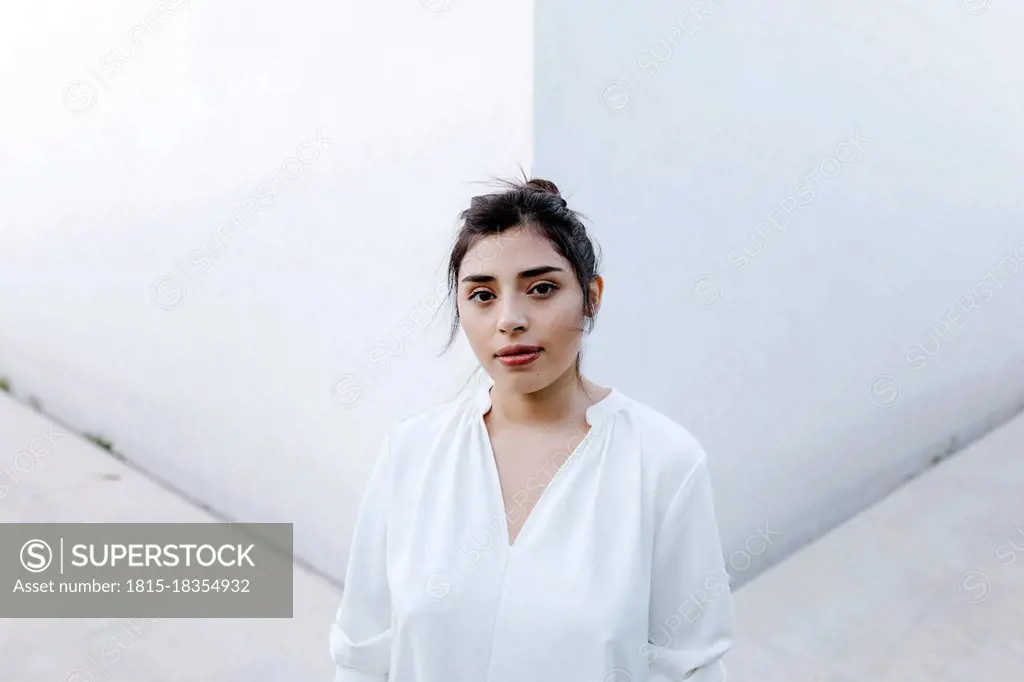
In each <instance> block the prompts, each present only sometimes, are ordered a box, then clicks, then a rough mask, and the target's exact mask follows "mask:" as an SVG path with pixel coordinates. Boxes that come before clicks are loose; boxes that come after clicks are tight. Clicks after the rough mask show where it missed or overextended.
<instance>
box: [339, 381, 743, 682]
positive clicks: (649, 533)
mask: <svg viewBox="0 0 1024 682" xmlns="http://www.w3.org/2000/svg"><path fill="white" fill-rule="evenodd" d="M492 386H493V380H489V381H488V382H487V384H486V385H485V386H484V387H483V388H482V389H479V390H478V391H475V392H471V393H470V394H469V397H468V398H463V399H457V400H453V401H451V402H449V403H446V404H444V405H441V406H439V407H436V408H434V409H431V410H429V411H426V412H423V413H420V414H418V415H415V416H412V417H405V418H403V419H399V420H398V421H397V422H396V423H395V425H394V426H393V428H392V429H391V431H390V432H389V434H388V435H387V437H386V438H385V439H384V444H383V447H382V448H381V451H380V453H379V455H378V457H377V460H376V463H375V465H374V468H373V472H372V474H371V477H370V481H369V485H368V487H367V490H366V493H365V495H364V497H363V500H362V503H361V506H360V508H359V514H358V517H357V520H356V524H355V530H354V534H353V537H352V544H351V553H350V559H349V562H348V566H347V569H346V575H345V590H344V593H343V595H342V597H341V604H340V606H339V608H338V611H337V615H336V618H335V621H334V623H333V625H332V627H331V631H330V648H331V655H332V657H333V659H334V662H335V663H336V665H337V673H336V676H335V682H524V681H526V680H529V681H530V682H648V681H650V682H653V681H655V680H659V681H660V680H665V681H667V680H681V679H684V678H687V679H689V680H691V682H723V681H724V680H725V679H726V676H725V666H724V664H723V662H722V657H723V655H724V654H725V653H726V651H728V650H729V649H730V648H731V646H732V642H733V607H732V595H731V591H730V587H729V585H730V582H731V580H730V576H729V574H728V573H727V572H726V570H725V565H724V560H723V556H722V548H721V543H720V540H719V534H718V528H717V525H716V522H715V513H714V505H713V500H712V488H711V482H710V479H709V475H708V465H707V458H706V455H705V453H704V451H703V449H702V448H701V445H700V443H699V442H698V441H697V440H696V439H695V438H694V437H693V436H692V435H691V434H690V433H689V432H688V431H687V430H686V429H685V428H684V427H682V426H680V425H679V424H677V423H676V422H674V421H672V420H671V419H669V418H668V417H666V416H665V415H663V414H661V413H660V412H658V411H656V410H654V409H653V408H651V407H648V406H646V405H644V404H642V403H640V402H638V401H636V400H633V399H632V398H629V397H628V396H626V395H624V394H623V393H621V392H620V391H619V390H618V389H615V388H612V391H611V393H609V394H608V395H607V396H606V397H605V398H603V399H602V400H600V401H598V402H597V403H595V404H594V405H592V406H591V407H589V408H588V409H587V411H586V420H587V423H588V424H590V427H591V428H590V430H589V431H588V432H587V434H586V436H584V437H583V438H582V440H579V439H577V440H579V445H577V446H576V447H575V449H573V450H572V455H571V456H570V457H569V458H568V459H565V457H566V454H567V451H569V449H570V447H571V444H570V445H567V447H566V451H563V452H562V453H561V454H560V455H558V454H556V455H555V457H554V458H553V459H552V465H551V470H553V469H555V468H556V467H558V464H559V463H560V462H562V461H564V464H562V465H561V468H558V469H557V474H556V475H555V476H554V478H553V479H551V471H550V470H549V471H548V472H547V474H546V475H544V473H543V472H538V475H537V476H538V479H537V480H548V479H551V481H550V484H549V485H548V487H547V488H546V489H544V490H543V492H542V493H541V494H540V498H539V500H538V501H537V503H536V505H535V506H534V508H533V510H532V511H531V512H530V514H529V516H528V517H527V520H526V522H525V524H524V525H523V527H522V528H521V530H520V532H519V534H518V536H516V538H515V541H514V542H513V543H512V544H511V545H510V544H509V537H508V518H512V519H515V518H516V517H515V516H514V515H515V514H519V513H522V512H523V511H524V510H522V509H518V510H517V509H515V508H513V509H510V510H508V511H507V514H508V517H506V510H505V505H504V502H503V499H502V494H501V486H500V483H499V479H498V472H497V467H496V464H495V461H494V455H493V451H492V449H491V442H490V438H489V436H488V432H487V428H486V426H485V424H484V420H483V415H484V414H486V413H487V411H488V410H489V409H490V407H491V400H490V389H491V387H492ZM581 435H582V432H581ZM538 487H543V486H542V485H540V486H538ZM522 492H523V494H522V495H519V494H518V493H517V495H515V496H513V499H514V500H519V499H525V498H526V493H525V491H522ZM513 507H514V505H513Z"/></svg>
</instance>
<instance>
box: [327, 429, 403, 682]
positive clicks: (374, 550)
mask: <svg viewBox="0 0 1024 682" xmlns="http://www.w3.org/2000/svg"><path fill="white" fill-rule="evenodd" d="M390 440H391V438H390V434H389V436H388V437H387V438H385V440H384V444H383V446H382V447H381V449H380V451H379V453H378V455H377V460H376V462H375V463H374V466H373V469H372V471H371V473H370V479H369V483H368V484H367V487H366V491H365V493H364V494H363V498H362V502H361V503H360V507H359V511H358V514H357V516H356V522H355V526H354V530H353V534H352V543H351V545H350V548H349V558H348V565H347V568H346V570H345V585H344V591H343V592H342V596H341V604H340V606H339V607H338V610H337V613H336V615H335V619H334V622H333V624H332V625H331V631H330V646H331V658H332V659H333V660H334V663H335V665H336V666H337V670H336V673H335V677H334V682H387V679H388V667H389V662H390V658H391V592H390V588H389V586H388V579H387V570H386V566H387V565H386V547H387V516H388V507H389V506H390V497H391V492H390V491H391V470H392V460H391V451H390Z"/></svg>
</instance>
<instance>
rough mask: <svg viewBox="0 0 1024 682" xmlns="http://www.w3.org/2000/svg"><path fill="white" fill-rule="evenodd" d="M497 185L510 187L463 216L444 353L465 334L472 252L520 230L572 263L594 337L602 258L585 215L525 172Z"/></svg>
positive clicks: (451, 268) (451, 270) (476, 201)
mask: <svg viewBox="0 0 1024 682" xmlns="http://www.w3.org/2000/svg"><path fill="white" fill-rule="evenodd" d="M497 182H498V183H499V184H500V185H502V186H503V187H505V188H506V189H505V190H504V191H501V192H494V193H490V194H481V195H479V196H475V197H473V199H472V200H471V201H470V202H469V208H467V209H465V210H464V211H462V212H461V213H459V222H460V225H459V228H458V231H457V233H456V235H455V242H454V244H453V246H452V250H451V255H450V256H449V258H448V297H449V299H450V300H451V302H452V309H453V315H452V323H451V330H450V333H449V337H448V343H447V344H446V345H445V347H444V350H448V348H450V347H451V345H452V343H454V341H455V338H456V336H457V335H458V331H459V308H458V305H457V302H456V297H457V296H458V288H459V268H461V267H462V261H463V259H464V258H465V257H466V253H467V252H468V251H469V250H470V249H472V248H473V246H475V245H476V243H477V242H479V241H480V240H481V239H483V238H485V237H488V236H490V235H495V234H500V233H502V232H504V231H506V230H510V229H513V228H516V227H523V228H525V229H530V230H534V231H535V232H536V234H538V235H539V236H541V237H543V238H545V239H547V240H548V241H549V242H550V243H551V245H552V247H554V249H555V251H557V252H558V253H559V254H560V255H561V256H562V257H563V258H565V260H566V261H567V262H568V263H569V265H570V266H571V268H572V271H573V273H574V274H575V276H576V280H577V282H578V283H579V285H580V287H581V289H582V290H583V306H582V310H581V312H582V314H583V320H584V326H583V327H582V328H581V329H580V330H579V331H581V332H585V333H589V332H590V331H591V330H592V329H593V327H594V317H595V314H596V310H595V301H594V300H593V296H591V293H590V283H591V282H593V281H594V279H595V278H596V277H597V276H598V274H600V273H599V272H598V267H599V263H600V254H599V253H598V252H595V249H594V243H593V241H592V240H591V238H590V235H588V234H587V228H586V227H585V226H584V225H583V222H582V220H581V218H585V216H583V214H582V213H579V212H578V211H574V210H573V209H571V208H569V207H568V204H567V203H566V201H565V199H564V198H562V195H561V193H560V192H559V191H558V187H557V186H556V185H555V183H553V182H551V181H550V180H544V179H542V178H533V179H527V178H526V176H525V174H524V176H523V179H522V181H518V180H505V179H501V178H498V179H497ZM576 376H577V379H578V380H580V381H582V378H581V375H580V356H579V354H577V355H576Z"/></svg>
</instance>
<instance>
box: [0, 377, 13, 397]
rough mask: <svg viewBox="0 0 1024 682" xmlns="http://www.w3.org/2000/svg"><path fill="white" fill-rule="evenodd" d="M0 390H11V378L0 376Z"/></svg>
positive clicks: (8, 391)
mask: <svg viewBox="0 0 1024 682" xmlns="http://www.w3.org/2000/svg"><path fill="white" fill-rule="evenodd" d="M0 391H3V392H4V393H10V392H11V380H10V379H8V378H7V377H0Z"/></svg>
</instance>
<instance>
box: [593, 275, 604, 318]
mask: <svg viewBox="0 0 1024 682" xmlns="http://www.w3.org/2000/svg"><path fill="white" fill-rule="evenodd" d="M603 294H604V277H602V276H601V275H598V276H597V277H595V278H594V281H593V282H591V283H590V299H591V300H592V301H593V302H594V314H595V315H597V311H598V310H600V309H601V296H602V295H603Z"/></svg>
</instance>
